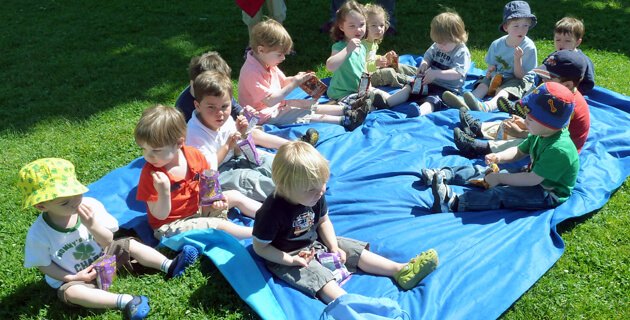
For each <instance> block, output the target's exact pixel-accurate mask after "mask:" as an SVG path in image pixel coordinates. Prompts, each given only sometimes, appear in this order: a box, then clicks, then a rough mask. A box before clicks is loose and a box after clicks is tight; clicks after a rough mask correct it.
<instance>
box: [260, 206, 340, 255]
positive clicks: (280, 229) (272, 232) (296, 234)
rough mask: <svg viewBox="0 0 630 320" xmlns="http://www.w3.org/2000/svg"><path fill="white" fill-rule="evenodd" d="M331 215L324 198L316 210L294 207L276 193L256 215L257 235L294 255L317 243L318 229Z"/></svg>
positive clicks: (265, 241) (314, 207)
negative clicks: (324, 219)
mask: <svg viewBox="0 0 630 320" xmlns="http://www.w3.org/2000/svg"><path fill="white" fill-rule="evenodd" d="M326 214H328V206H327V204H326V199H325V197H324V196H322V197H321V199H319V201H318V202H317V203H316V204H315V206H313V207H306V206H303V205H301V204H292V203H290V202H289V201H287V200H286V199H285V198H283V197H281V196H278V195H276V194H275V193H274V194H272V195H270V196H269V197H267V199H266V200H265V202H263V204H262V207H261V208H260V209H258V211H257V212H256V219H255V220H254V231H253V236H254V238H256V239H257V240H258V241H260V242H262V243H271V245H272V246H274V247H275V248H276V249H278V250H281V251H284V252H292V251H295V250H298V249H302V248H305V247H308V246H310V245H311V244H312V243H313V242H314V241H315V240H317V237H318V235H317V226H318V225H319V220H320V219H321V217H323V216H325V215H326Z"/></svg>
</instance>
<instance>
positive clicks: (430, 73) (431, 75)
mask: <svg viewBox="0 0 630 320" xmlns="http://www.w3.org/2000/svg"><path fill="white" fill-rule="evenodd" d="M437 73H438V71H437V70H433V69H429V70H427V71H425V72H424V77H422V84H429V83H432V82H433V80H435V78H436V77H437Z"/></svg>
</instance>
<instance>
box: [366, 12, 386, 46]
mask: <svg viewBox="0 0 630 320" xmlns="http://www.w3.org/2000/svg"><path fill="white" fill-rule="evenodd" d="M367 31H368V32H367V34H368V36H367V39H368V40H369V41H375V40H380V39H383V35H385V17H383V15H381V14H373V15H370V16H369V17H368V19H367Z"/></svg>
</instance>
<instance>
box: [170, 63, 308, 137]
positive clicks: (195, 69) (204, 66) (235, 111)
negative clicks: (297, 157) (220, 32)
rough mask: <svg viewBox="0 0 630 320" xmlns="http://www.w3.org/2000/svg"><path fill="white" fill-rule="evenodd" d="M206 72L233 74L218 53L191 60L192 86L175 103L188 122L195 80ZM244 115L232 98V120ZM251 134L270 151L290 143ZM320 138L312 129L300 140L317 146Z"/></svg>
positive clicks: (256, 131)
mask: <svg viewBox="0 0 630 320" xmlns="http://www.w3.org/2000/svg"><path fill="white" fill-rule="evenodd" d="M204 71H218V72H220V73H223V74H225V75H226V76H228V78H229V77H231V73H232V69H231V68H230V66H229V65H228V64H227V63H226V62H225V60H223V58H221V56H220V55H219V53H218V52H215V51H209V52H206V53H204V54H202V55H201V56H198V57H193V58H192V59H190V64H189V65H188V77H189V81H190V85H189V86H188V87H186V89H184V91H182V93H181V94H180V95H179V97H178V98H177V102H175V106H176V107H177V108H178V109H179V110H181V111H182V113H184V117H185V118H186V122H188V121H189V120H190V118H191V117H192V113H193V111H195V93H194V92H193V82H194V81H195V78H197V76H198V75H200V74H201V73H202V72H204ZM242 114H243V107H241V106H240V105H239V104H238V102H237V101H236V99H235V98H234V97H232V112H231V115H232V119H234V120H236V118H237V117H238V116H239V115H242ZM251 134H252V138H253V139H254V143H255V144H256V145H258V146H261V147H265V148H270V149H278V148H279V147H280V146H281V145H283V144H285V143H286V142H287V141H288V140H287V139H284V138H282V137H279V136H276V135H273V134H269V133H266V132H265V131H263V130H261V129H260V128H258V127H255V128H252V130H251ZM318 138H319V134H318V133H317V130H315V129H314V128H310V129H308V130H307V131H306V134H305V135H303V136H302V137H301V138H300V139H302V140H303V141H306V142H308V143H310V144H312V145H315V144H316V143H317V139H318Z"/></svg>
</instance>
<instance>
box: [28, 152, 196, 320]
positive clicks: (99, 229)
mask: <svg viewBox="0 0 630 320" xmlns="http://www.w3.org/2000/svg"><path fill="white" fill-rule="evenodd" d="M18 188H19V189H20V191H21V192H22V196H23V207H24V208H27V207H29V206H34V207H35V208H36V209H37V210H39V211H41V212H42V214H41V215H40V216H39V217H38V218H37V220H36V221H35V222H34V223H33V225H32V226H31V227H30V229H29V230H28V235H27V236H26V247H25V250H24V254H25V260H24V266H25V267H27V268H28V267H37V268H38V269H39V270H40V271H41V272H43V273H44V274H45V278H46V282H47V283H48V285H50V286H51V287H52V288H55V289H57V296H58V297H59V299H60V300H61V301H62V302H64V303H65V304H67V305H70V306H82V307H86V308H103V309H105V308H117V309H120V310H123V311H124V314H125V318H126V319H144V318H145V317H146V316H147V315H148V313H149V310H150V307H149V299H148V298H147V297H145V296H132V295H129V294H116V293H113V292H109V291H106V290H102V289H99V287H98V286H97V280H96V278H97V271H96V268H95V267H94V265H93V263H94V262H95V261H96V260H97V259H98V258H99V257H101V256H103V255H114V256H115V257H116V266H117V268H118V269H123V268H125V269H127V270H128V271H131V270H132V266H131V264H130V259H131V258H133V259H135V260H137V261H138V262H139V263H140V264H141V265H143V266H147V267H150V268H153V269H157V270H162V272H164V273H166V274H167V276H168V277H177V276H180V275H181V274H182V273H183V272H184V270H185V269H186V268H187V267H188V266H190V265H191V264H192V263H193V262H195V260H197V257H198V252H197V249H196V248H195V247H193V246H190V245H185V246H184V247H183V248H182V252H181V253H180V254H179V255H178V256H177V257H176V258H175V259H174V260H170V259H168V258H167V257H165V256H164V255H163V254H161V253H160V252H158V251H157V250H155V249H153V248H151V247H149V246H146V245H144V244H142V243H140V242H138V241H136V240H135V239H133V238H122V239H114V234H113V232H114V231H116V230H118V221H116V219H115V218H114V217H112V216H111V215H110V214H109V213H108V212H107V210H105V207H104V206H103V204H102V203H101V202H99V201H98V200H96V199H94V198H88V197H83V194H84V193H85V192H87V191H88V189H87V188H86V187H85V186H84V185H83V184H81V183H80V182H79V181H78V180H77V178H76V175H75V172H74V166H73V165H72V163H70V162H69V161H67V160H64V159H57V158H45V159H39V160H36V161H33V162H31V163H29V164H27V165H25V166H24V167H22V169H20V172H19V182H18Z"/></svg>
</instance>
